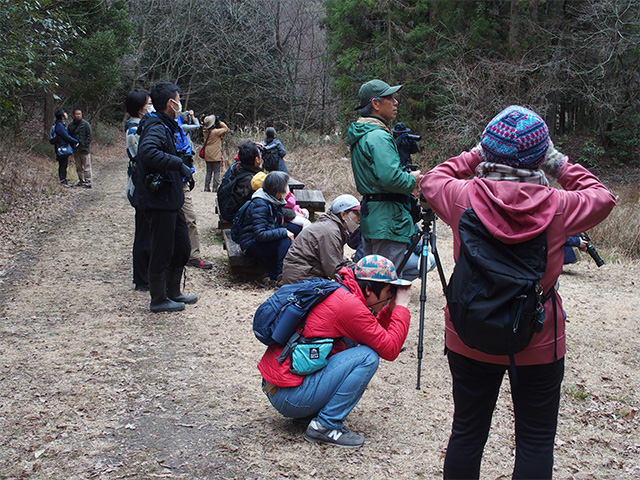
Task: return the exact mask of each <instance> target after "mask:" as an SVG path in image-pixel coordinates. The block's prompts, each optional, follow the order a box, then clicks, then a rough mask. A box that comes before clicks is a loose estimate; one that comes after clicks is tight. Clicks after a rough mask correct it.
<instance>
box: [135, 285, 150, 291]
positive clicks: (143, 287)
mask: <svg viewBox="0 0 640 480" xmlns="http://www.w3.org/2000/svg"><path fill="white" fill-rule="evenodd" d="M136 290H137V291H139V292H148V291H149V285H136Z"/></svg>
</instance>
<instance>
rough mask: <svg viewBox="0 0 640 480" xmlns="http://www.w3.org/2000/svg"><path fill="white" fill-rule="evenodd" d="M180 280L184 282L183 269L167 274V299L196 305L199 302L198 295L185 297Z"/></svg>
mask: <svg viewBox="0 0 640 480" xmlns="http://www.w3.org/2000/svg"><path fill="white" fill-rule="evenodd" d="M180 280H182V269H181V268H180V269H176V270H173V271H170V272H169V273H168V274H167V298H168V299H169V300H173V301H174V302H178V303H187V304H193V303H196V302H197V301H198V296H197V295H185V294H184V293H182V292H181V291H180Z"/></svg>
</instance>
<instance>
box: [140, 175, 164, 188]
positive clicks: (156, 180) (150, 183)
mask: <svg viewBox="0 0 640 480" xmlns="http://www.w3.org/2000/svg"><path fill="white" fill-rule="evenodd" d="M144 184H145V185H146V186H147V188H148V189H149V191H150V192H157V191H158V190H160V189H161V188H162V186H163V185H164V177H163V176H162V174H160V173H149V174H147V176H146V177H144Z"/></svg>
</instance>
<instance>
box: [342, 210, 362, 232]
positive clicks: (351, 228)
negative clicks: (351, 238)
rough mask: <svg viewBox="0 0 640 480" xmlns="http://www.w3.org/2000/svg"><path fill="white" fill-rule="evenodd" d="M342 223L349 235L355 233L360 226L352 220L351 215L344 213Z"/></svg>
mask: <svg viewBox="0 0 640 480" xmlns="http://www.w3.org/2000/svg"><path fill="white" fill-rule="evenodd" d="M344 223H345V225H346V226H347V231H348V232H349V233H353V232H355V231H356V228H358V227H359V226H360V224H359V223H358V222H355V221H354V220H353V219H352V218H351V215H349V212H346V213H345V216H344Z"/></svg>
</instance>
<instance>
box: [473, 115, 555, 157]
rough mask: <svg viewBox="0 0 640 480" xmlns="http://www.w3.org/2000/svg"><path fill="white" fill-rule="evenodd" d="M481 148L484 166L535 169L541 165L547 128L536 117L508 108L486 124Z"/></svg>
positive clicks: (547, 139) (544, 151) (546, 140)
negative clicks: (498, 164)
mask: <svg viewBox="0 0 640 480" xmlns="http://www.w3.org/2000/svg"><path fill="white" fill-rule="evenodd" d="M480 145H481V146H482V150H483V151H484V156H485V159H486V161H487V162H492V163H501V164H503V165H509V166H510V167H517V168H529V169H534V168H537V167H538V166H539V165H540V164H541V163H542V162H543V161H544V158H545V154H546V152H547V147H549V128H548V127H547V124H546V123H544V120H542V118H540V116H539V115H538V114H537V113H535V112H532V111H531V110H529V109H527V108H524V107H520V106H518V105H511V106H510V107H507V108H505V109H504V110H503V111H502V112H500V113H499V114H498V115H496V116H495V117H494V119H493V120H491V121H490V122H489V124H488V125H487V126H486V128H485V129H484V132H483V133H482V138H481V139H480Z"/></svg>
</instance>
